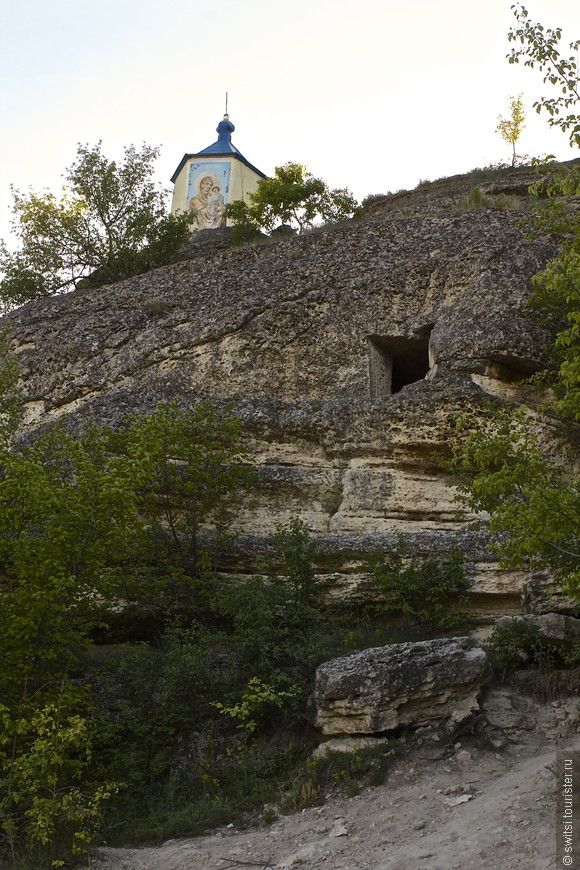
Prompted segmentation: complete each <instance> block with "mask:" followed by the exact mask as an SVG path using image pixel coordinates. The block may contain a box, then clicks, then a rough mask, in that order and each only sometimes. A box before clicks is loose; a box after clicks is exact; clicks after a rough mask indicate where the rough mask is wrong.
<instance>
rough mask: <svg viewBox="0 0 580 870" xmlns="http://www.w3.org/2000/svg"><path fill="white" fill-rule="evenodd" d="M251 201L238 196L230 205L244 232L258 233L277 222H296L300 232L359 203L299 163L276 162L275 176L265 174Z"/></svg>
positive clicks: (346, 214)
mask: <svg viewBox="0 0 580 870" xmlns="http://www.w3.org/2000/svg"><path fill="white" fill-rule="evenodd" d="M249 199H250V205H248V204H247V203H244V202H242V201H241V200H238V201H236V202H233V203H231V204H230V205H228V207H227V211H226V214H227V216H228V217H229V218H230V219H231V220H233V221H234V224H235V226H236V227H237V228H239V230H236V232H239V234H240V235H241V236H243V234H246V235H247V236H248V237H252V236H256V235H257V234H258V231H259V230H260V229H265V230H266V231H268V232H270V231H271V230H272V229H273V228H274V227H275V225H276V224H277V223H278V222H280V223H282V224H294V225H297V226H298V228H299V230H300V232H304V230H306V229H308V228H310V227H312V226H313V224H314V222H315V221H316V220H323V221H326V222H336V221H341V220H346V219H348V218H351V217H353V216H354V215H356V214H358V212H359V206H358V203H357V202H356V200H355V199H354V198H353V196H352V195H351V194H350V193H349V191H348V190H339V189H336V190H331V189H330V188H329V187H328V185H327V184H326V182H324V181H322V179H320V178H315V177H314V176H313V175H312V174H311V173H310V172H308V171H307V169H306V168H305V167H304V166H302V165H301V164H300V163H286V164H284V166H277V167H276V169H275V174H274V177H273V178H262V179H260V181H259V182H258V186H257V188H256V192H255V193H253V194H250V197H249Z"/></svg>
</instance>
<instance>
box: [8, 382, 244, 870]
mask: <svg viewBox="0 0 580 870" xmlns="http://www.w3.org/2000/svg"><path fill="white" fill-rule="evenodd" d="M1 375H2V372H1V371H0V377H1ZM8 380H10V379H9V378H8ZM238 439H239V423H238V422H237V421H233V420H232V419H231V415H230V414H229V412H227V410H219V409H217V408H215V407H214V406H213V405H209V404H207V403H206V404H201V405H199V406H197V407H196V409H195V410H194V411H193V412H191V413H189V414H186V413H184V412H180V411H178V410H177V409H176V408H174V407H171V406H160V407H159V408H158V409H157V410H156V411H155V412H154V413H153V414H150V415H147V416H143V417H135V418H131V419H129V420H127V421H126V424H125V426H124V427H123V428H122V429H121V430H119V431H117V432H114V431H112V430H110V429H107V428H90V427H87V428H86V429H85V431H84V432H83V433H82V435H81V436H79V437H77V438H74V437H72V436H71V435H69V434H67V433H66V432H65V431H64V430H62V429H59V428H53V429H50V430H47V431H46V432H45V433H44V434H43V435H41V436H40V437H39V438H37V439H36V441H34V442H33V443H32V444H29V445H23V444H17V445H15V446H13V447H12V449H8V446H7V443H6V445H5V446H2V448H1V454H0V463H1V465H0V469H1V470H0V581H1V584H2V608H1V609H0V705H1V710H2V718H3V738H2V741H3V742H2V741H0V782H1V783H2V785H1V786H0V828H1V830H2V831H3V832H4V834H3V839H0V860H1V858H2V854H4V855H5V854H6V853H9V854H10V855H12V856H14V855H16V853H17V852H19V854H20V853H22V855H21V857H22V862H23V866H24V862H25V861H26V860H29V862H32V863H31V866H34V867H35V868H37V867H40V866H41V861H44V860H48V857H50V856H51V855H61V854H63V855H64V854H65V853H67V852H69V853H70V852H71V851H72V854H79V855H80V854H81V852H82V851H83V849H85V848H86V847H88V844H89V843H90V842H91V840H92V838H93V837H94V836H95V831H96V830H97V828H98V827H99V825H100V819H101V807H102V805H103V804H104V803H105V802H106V801H107V800H109V799H110V798H112V797H113V796H114V794H115V792H116V790H117V787H116V786H115V787H113V786H111V785H110V783H111V782H113V781H118V777H116V776H115V777H113V778H111V777H110V776H109V775H108V773H109V771H110V769H111V767H110V766H109V768H107V770H105V767H104V760H105V759H106V758H107V757H108V754H109V755H110V753H111V744H112V743H113V742H114V741H115V740H117V739H122V738H123V737H126V736H127V734H132V735H133V736H134V737H137V736H138V737H139V739H140V740H141V742H142V743H143V750H142V751H145V750H147V751H148V752H149V759H148V764H147V765H146V766H145V765H142V769H144V770H146V771H149V772H151V775H153V774H154V773H155V772H156V771H157V772H158V771H159V770H165V769H166V766H167V765H166V763H165V762H164V761H163V758H162V757H160V744H163V745H165V744H166V742H167V738H168V736H169V737H174V736H175V734H176V733H177V730H178V728H179V727H184V721H183V719H182V718H179V716H178V715H177V714H176V712H175V710H178V709H180V704H182V703H183V698H182V696H181V695H180V694H179V693H178V692H177V688H176V686H177V684H179V686H183V683H184V676H183V675H184V673H186V666H188V667H189V670H190V672H192V671H193V673H194V678H193V683H194V689H195V694H194V697H195V698H196V699H199V696H200V695H203V692H204V689H205V685H204V683H203V679H204V676H205V672H204V670H203V668H200V666H199V662H200V655H201V653H200V646H201V645H202V641H201V640H199V639H198V640H196V642H195V643H193V642H192V641H191V640H190V639H188V641H187V643H185V642H183V641H182V640H179V642H177V641H176V640H175V639H173V640H171V637H170V636H169V635H168V637H169V638H170V639H169V640H168V644H169V646H170V647H171V649H172V650H173V653H172V655H170V656H169V657H168V662H169V664H170V665H172V666H171V667H165V668H158V671H159V672H160V673H161V674H162V675H163V678H164V679H163V683H162V684H158V685H157V691H158V694H159V697H160V699H161V709H162V710H164V709H165V708H166V707H167V706H169V708H170V710H173V712H172V715H171V716H168V717H167V721H165V720H163V719H161V720H160V721H159V723H158V725H157V727H156V726H155V724H154V722H153V724H152V718H153V717H152V715H151V711H152V710H153V709H155V704H154V703H153V701H154V698H152V697H151V696H148V697H147V701H148V703H147V705H144V706H143V705H142V706H141V707H139V706H137V707H136V705H135V702H134V701H132V702H131V704H129V709H130V711H131V715H129V714H128V712H127V707H126V705H125V707H123V705H122V704H121V706H120V707H119V703H120V701H119V703H117V704H115V702H114V698H115V696H114V694H113V693H112V692H110V693H109V696H108V698H109V707H107V714H106V715H105V713H104V712H103V707H102V705H101V706H100V707H99V703H98V702H99V700H100V699H102V697H103V691H101V693H100V694H99V691H97V689H96V684H95V686H93V689H92V690H91V691H90V692H89V688H88V685H87V684H86V682H85V679H86V677H85V675H84V664H83V657H84V654H85V652H86V650H87V648H88V646H89V643H90V635H91V632H93V631H94V630H95V628H96V627H99V630H100V631H106V622H103V620H108V619H109V618H110V607H111V604H112V603H113V602H115V601H116V600H118V599H119V598H121V597H124V598H125V601H126V602H127V600H129V601H131V598H130V596H131V595H132V596H133V600H134V601H135V604H139V605H141V606H144V605H151V602H153V604H154V607H155V608H156V610H157V611H158V612H160V613H162V614H164V615H166V616H167V615H169V614H183V613H184V612H185V610H187V612H188V615H189V620H190V621H192V620H193V619H194V616H195V614H196V613H207V612H208V610H211V607H210V603H209V600H208V595H209V588H210V575H211V576H213V574H212V570H211V555H212V554H211V552H210V548H209V547H202V546H201V545H200V543H199V538H200V537H201V530H202V526H203V527H204V528H206V529H207V530H212V531H213V532H214V538H213V542H212V547H213V548H214V550H215V548H216V547H217V537H219V534H220V533H222V532H223V530H224V529H225V527H226V525H227V523H228V521H229V519H230V517H231V515H232V509H231V507H230V506H229V504H228V501H230V500H231V494H232V492H233V490H234V489H235V487H237V486H238V485H240V484H241V483H242V482H243V480H245V479H246V474H247V472H246V469H245V468H243V467H242V465H241V463H243V462H244V460H245V455H244V453H243V450H241V448H240V446H239V443H238ZM216 536H217V537H216ZM214 585H215V584H214ZM125 606H126V605H125ZM202 638H203V632H202ZM214 640H215V639H214ZM175 650H177V652H176V651H175ZM206 651H207V648H206V647H204V652H206ZM147 652H148V654H149V655H148V657H147V658H145V657H142V658H141V659H139V658H138V657H135V656H134V657H133V660H132V662H131V667H130V668H129V669H128V670H126V672H125V682H126V684H127V685H133V687H134V688H135V690H136V691H135V695H136V697H140V696H141V695H142V694H143V692H144V687H145V686H146V687H148V688H149V687H151V686H154V685H155V680H154V678H153V677H154V673H155V668H154V667H153V665H154V664H155V661H156V656H155V655H154V654H152V651H151V650H150V649H149V648H147ZM141 662H145V663H146V665H147V667H146V670H143V669H140V668H139V665H140V663H141ZM105 673H106V672H105ZM139 680H141V684H140V685H141V688H139V690H137V686H138V685H139ZM190 682H191V681H190ZM105 685H106V681H105ZM172 692H173V694H172ZM105 696H106V693H105ZM122 697H123V696H121V699H122ZM167 698H169V701H170V702H171V703H169V701H167V700H165V701H164V700H163V699H167ZM164 705H165V706H164ZM158 706H159V705H158ZM189 712H191V704H190V706H189ZM137 714H138V715H137ZM172 717H173V718H172ZM188 721H189V722H190V721H191V720H188ZM156 741H157V742H156ZM96 745H98V749H99V752H98V758H99V760H98V763H97V761H96V760H95V755H96V754H97V753H93V748H94V747H95V746H96ZM81 750H82V751H81ZM128 754H129V755H131V752H129V753H128ZM133 754H134V757H136V758H137V759H138V760H139V761H142V757H143V756H142V754H141V755H139V753H137V752H135V750H134V749H133ZM155 755H157V758H155ZM161 756H163V753H161ZM117 760H118V759H117ZM117 769H119V770H122V771H123V773H125V772H127V769H126V767H125V766H124V765H120V764H118V765H117ZM93 776H94V779H92V777H93ZM65 834H66V836H64V835H65ZM67 844H68V845H67ZM19 850H20V851H19ZM26 856H28V857H26ZM34 856H36V857H34ZM41 856H42V857H41ZM11 860H15V858H14V859H11ZM19 860H20V858H19ZM51 860H52V859H51ZM54 860H55V861H59V860H61V859H60V858H55V859H54ZM55 866H56V865H55Z"/></svg>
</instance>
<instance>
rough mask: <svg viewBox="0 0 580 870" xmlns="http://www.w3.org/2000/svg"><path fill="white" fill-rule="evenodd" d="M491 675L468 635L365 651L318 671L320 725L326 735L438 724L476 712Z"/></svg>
mask: <svg viewBox="0 0 580 870" xmlns="http://www.w3.org/2000/svg"><path fill="white" fill-rule="evenodd" d="M488 675H489V665H488V661H487V657H486V655H485V652H484V651H483V650H482V649H479V648H473V647H472V646H471V643H470V641H469V638H467V637H455V638H438V639H436V640H428V641H420V642H418V643H400V644H392V645H390V646H385V647H375V648H373V649H367V650H363V651H362V652H358V653H354V654H353V655H349V656H342V657H340V658H336V659H332V660H331V661H329V662H325V663H324V664H322V665H321V666H320V667H319V668H318V670H317V672H316V681H315V687H314V701H315V704H316V711H317V712H316V724H317V725H318V727H319V728H321V729H322V732H323V733H324V734H369V733H373V732H382V731H391V730H394V729H396V728H400V727H401V726H404V725H413V726H415V727H418V726H426V725H435V724H438V723H439V722H441V721H442V720H444V719H448V718H450V717H451V716H453V714H454V712H455V711H456V710H458V709H461V710H472V711H474V710H478V709H479V704H478V700H477V699H478V695H479V692H480V689H481V686H482V684H483V683H484V682H485V680H486V679H487V677H488Z"/></svg>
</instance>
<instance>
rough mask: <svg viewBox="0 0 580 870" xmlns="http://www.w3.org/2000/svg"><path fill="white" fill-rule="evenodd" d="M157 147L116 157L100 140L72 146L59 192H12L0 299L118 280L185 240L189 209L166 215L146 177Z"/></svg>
mask: <svg viewBox="0 0 580 870" xmlns="http://www.w3.org/2000/svg"><path fill="white" fill-rule="evenodd" d="M158 154H159V149H158V148H151V147H150V146H148V145H143V146H142V148H141V149H140V150H137V149H136V148H135V147H134V146H133V145H131V146H129V147H128V148H126V149H125V157H124V160H123V161H122V162H120V163H117V162H116V161H114V160H108V159H107V157H105V155H104V154H103V153H102V150H101V143H100V142H99V143H98V144H97V145H95V146H93V147H92V148H91V147H89V146H88V145H79V148H78V151H77V158H76V160H75V162H74V163H73V164H72V166H70V167H69V168H68V169H67V170H66V174H65V180H66V184H65V187H64V192H63V194H62V196H61V197H60V198H57V197H56V196H54V194H52V193H34V192H32V191H30V192H28V193H21V192H19V191H17V190H13V196H14V206H13V212H14V221H13V226H14V228H15V232H16V235H17V236H18V238H19V240H20V242H21V247H20V250H19V251H17V252H16V253H10V252H9V251H8V250H7V248H6V246H5V244H4V243H3V242H2V243H0V269H1V270H2V272H3V273H4V278H3V280H2V281H1V282H0V303H3V304H4V306H5V307H9V306H13V305H20V304H22V303H23V302H27V301H28V300H29V299H34V298H36V297H39V296H48V295H51V294H54V293H62V292H64V291H66V290H72V289H74V288H75V287H77V286H78V285H79V283H81V282H83V283H84V284H85V285H86V286H92V287H98V286H100V285H101V284H106V283H110V282H112V281H118V280H121V279H123V278H127V277H129V276H131V275H136V274H139V273H141V272H145V271H146V270H147V269H150V268H152V267H154V266H157V265H160V264H162V263H164V262H166V260H167V258H168V257H169V256H170V255H171V254H173V253H175V251H177V250H178V249H179V248H181V247H183V245H184V244H185V243H186V242H187V241H188V239H189V237H190V229H189V221H190V219H191V216H190V215H187V214H184V215H179V216H176V215H169V214H167V202H166V194H165V192H164V191H162V190H161V189H160V188H159V187H158V186H157V185H156V184H155V183H154V182H153V181H152V175H153V164H154V161H155V159H156V157H157V156H158Z"/></svg>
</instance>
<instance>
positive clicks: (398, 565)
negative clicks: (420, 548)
mask: <svg viewBox="0 0 580 870" xmlns="http://www.w3.org/2000/svg"><path fill="white" fill-rule="evenodd" d="M369 568H370V572H371V583H372V585H373V586H374V587H376V588H377V589H378V590H379V591H380V593H381V595H382V596H383V597H384V598H383V603H382V605H381V608H382V609H383V610H384V611H385V612H386V613H389V614H396V613H402V614H403V615H404V616H406V617H407V618H408V619H410V620H411V621H412V622H413V623H415V624H417V625H419V626H422V627H423V628H427V629H430V630H441V629H445V630H447V629H450V628H453V627H456V626H457V625H459V624H461V623H462V622H464V620H465V618H464V617H462V616H461V614H460V613H458V612H457V610H455V611H454V610H453V609H451V607H452V605H454V606H455V608H458V607H459V608H461V607H464V606H465V605H466V603H467V599H466V598H465V596H464V592H465V591H466V589H467V587H468V583H467V580H466V577H465V566H464V558H463V554H462V553H460V552H459V551H458V550H455V551H453V552H451V553H450V554H449V556H446V557H444V558H436V557H433V556H431V557H429V558H426V559H410V558H409V554H408V552H407V551H406V548H405V547H404V546H403V545H402V544H401V545H400V546H399V554H398V555H397V556H395V557H394V558H390V559H389V558H385V556H384V555H380V556H375V557H373V558H372V559H371V560H370V561H369Z"/></svg>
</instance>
